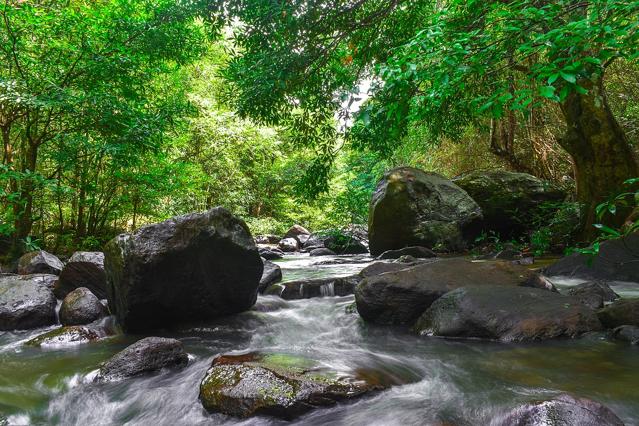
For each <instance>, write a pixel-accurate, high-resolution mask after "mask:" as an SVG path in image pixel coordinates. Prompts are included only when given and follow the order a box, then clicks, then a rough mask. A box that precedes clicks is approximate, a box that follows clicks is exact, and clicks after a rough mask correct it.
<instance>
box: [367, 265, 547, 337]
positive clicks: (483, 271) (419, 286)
mask: <svg viewBox="0 0 639 426" xmlns="http://www.w3.org/2000/svg"><path fill="white" fill-rule="evenodd" d="M391 265H392V266H391ZM373 271H375V272H377V274H372V272H373ZM362 274H370V275H369V276H367V277H366V278H365V279H364V280H362V282H361V283H360V284H359V285H358V286H357V288H356V289H355V301H356V302H357V310H358V312H359V314H360V315H361V317H362V318H363V319H364V320H365V321H369V322H374V323H378V324H401V325H412V324H413V323H414V322H415V320H417V318H419V316H420V315H421V314H422V313H423V312H424V311H425V310H426V309H427V308H428V307H429V306H430V305H431V304H432V303H433V302H434V301H435V300H437V299H438V298H440V297H441V296H443V295H444V294H446V293H448V292H449V291H451V290H454V289H456V288H459V287H467V286H486V285H500V286H529V287H540V288H546V283H545V282H544V281H543V279H542V278H541V277H540V276H539V275H538V274H536V273H534V272H532V271H530V270H528V269H526V268H524V267H521V266H517V265H512V264H511V263H508V262H472V261H469V260H466V259H463V258H450V259H439V260H433V261H427V262H423V263H418V264H416V265H406V264H373V265H371V266H369V267H368V268H365V269H364V270H363V271H362ZM548 289H552V287H548Z"/></svg>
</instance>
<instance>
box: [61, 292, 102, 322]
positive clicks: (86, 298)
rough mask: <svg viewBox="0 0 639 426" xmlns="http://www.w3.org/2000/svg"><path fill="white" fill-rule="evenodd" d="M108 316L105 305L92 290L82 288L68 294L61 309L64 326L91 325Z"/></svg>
mask: <svg viewBox="0 0 639 426" xmlns="http://www.w3.org/2000/svg"><path fill="white" fill-rule="evenodd" d="M106 315H107V311H106V309H104V305H103V304H102V302H100V299H98V298H97V297H96V296H95V295H94V294H93V293H91V290H89V289H88V288H84V287H80V288H76V289H75V290H73V291H72V292H71V293H69V294H67V297H65V298H64V300H63V301H62V306H61V307H60V323H62V325H83V324H90V323H92V322H93V321H97V320H99V319H100V318H104V317H105V316H106Z"/></svg>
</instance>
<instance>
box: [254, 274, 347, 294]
mask: <svg viewBox="0 0 639 426" xmlns="http://www.w3.org/2000/svg"><path fill="white" fill-rule="evenodd" d="M358 282H359V277H358V276H350V277H343V278H315V279H308V280H298V281H288V282H284V283H279V284H275V285H272V286H270V287H269V288H267V289H266V291H265V292H264V294H266V295H271V296H279V297H281V298H282V299H286V300H297V299H310V298H312V297H331V296H348V295H350V294H353V291H354V290H355V286H356V285H357V283H358Z"/></svg>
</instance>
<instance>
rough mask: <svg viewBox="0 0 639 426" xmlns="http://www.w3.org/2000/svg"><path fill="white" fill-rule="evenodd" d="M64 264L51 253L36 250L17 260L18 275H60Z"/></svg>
mask: <svg viewBox="0 0 639 426" xmlns="http://www.w3.org/2000/svg"><path fill="white" fill-rule="evenodd" d="M62 268H64V263H62V261H61V260H60V259H58V258H57V257H56V256H54V255H52V254H51V253H47V252H46V251H44V250H36V251H31V252H29V253H26V254H24V255H22V257H20V259H19V260H18V274H20V275H27V274H53V275H60V271H62Z"/></svg>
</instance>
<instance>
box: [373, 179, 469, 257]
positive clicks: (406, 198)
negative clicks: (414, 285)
mask: <svg viewBox="0 0 639 426" xmlns="http://www.w3.org/2000/svg"><path fill="white" fill-rule="evenodd" d="M481 218H482V213H481V209H480V207H479V205H478V204H477V203H476V202H475V201H474V200H473V199H472V198H471V197H470V196H469V195H468V194H467V193H466V191H464V190H463V189H461V188H460V187H459V186H457V185H455V184H454V183H453V182H451V181H450V180H448V179H446V178H444V177H442V176H440V175H438V174H435V173H426V172H423V171H421V170H418V169H414V168H412V167H400V168H397V169H394V170H391V171H389V172H388V173H386V174H385V175H384V177H383V178H382V180H381V181H380V182H379V183H378V185H377V188H376V189H375V192H374V193H373V197H372V200H371V204H370V214H369V220H368V230H369V248H370V252H371V254H372V255H374V256H377V255H380V254H381V253H383V252H384V251H386V250H396V249H401V248H404V247H408V246H423V247H427V248H438V249H442V250H449V251H458V250H461V249H463V248H464V247H465V246H466V242H467V239H468V238H469V237H470V234H472V230H473V229H474V225H475V224H477V223H478V222H479V220H481Z"/></svg>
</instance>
